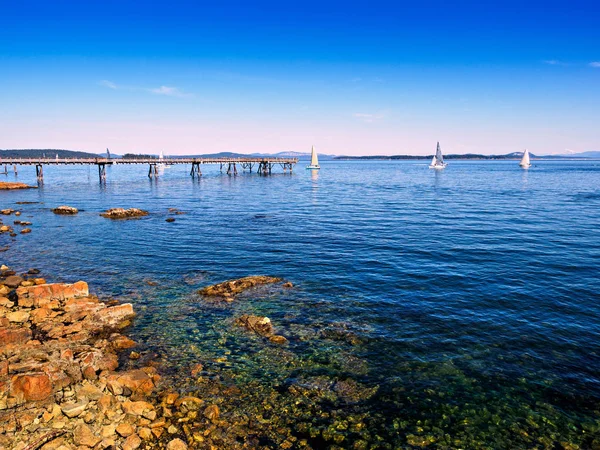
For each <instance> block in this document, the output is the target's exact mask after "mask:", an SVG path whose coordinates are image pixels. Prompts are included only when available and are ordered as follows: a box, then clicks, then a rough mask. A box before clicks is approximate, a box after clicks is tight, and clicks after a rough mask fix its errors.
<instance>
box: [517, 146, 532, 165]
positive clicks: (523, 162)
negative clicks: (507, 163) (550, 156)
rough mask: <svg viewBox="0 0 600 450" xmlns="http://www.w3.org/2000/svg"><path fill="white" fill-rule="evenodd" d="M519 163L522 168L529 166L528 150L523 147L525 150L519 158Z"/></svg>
mask: <svg viewBox="0 0 600 450" xmlns="http://www.w3.org/2000/svg"><path fill="white" fill-rule="evenodd" d="M519 165H520V166H521V167H522V168H523V169H529V168H530V167H531V163H530V162H529V150H527V149H525V151H524V152H523V158H522V159H521V162H520V163H519Z"/></svg>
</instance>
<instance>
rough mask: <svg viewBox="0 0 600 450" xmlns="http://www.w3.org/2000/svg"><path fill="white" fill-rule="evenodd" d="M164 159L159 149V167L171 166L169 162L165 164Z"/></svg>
mask: <svg viewBox="0 0 600 450" xmlns="http://www.w3.org/2000/svg"><path fill="white" fill-rule="evenodd" d="M164 160H165V155H163V152H162V150H161V151H160V155H158V161H159V163H158V165H159V167H160V168H161V169H165V168H169V167H171V164H165V162H164Z"/></svg>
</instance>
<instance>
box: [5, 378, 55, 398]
mask: <svg viewBox="0 0 600 450" xmlns="http://www.w3.org/2000/svg"><path fill="white" fill-rule="evenodd" d="M11 382H12V383H11V384H12V386H11V395H12V396H13V397H15V398H17V399H22V400H25V401H40V400H45V399H47V398H48V397H50V395H51V394H52V384H51V383H50V378H48V376H47V375H45V374H43V373H38V374H31V375H16V376H14V377H12V379H11Z"/></svg>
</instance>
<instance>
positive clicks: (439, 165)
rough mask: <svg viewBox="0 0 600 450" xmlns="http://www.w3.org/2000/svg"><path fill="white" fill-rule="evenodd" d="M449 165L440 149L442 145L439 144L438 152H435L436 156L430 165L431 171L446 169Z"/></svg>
mask: <svg viewBox="0 0 600 450" xmlns="http://www.w3.org/2000/svg"><path fill="white" fill-rule="evenodd" d="M447 165H448V163H445V162H444V155H442V149H441V148H440V143H439V142H438V143H437V150H436V151H435V155H434V156H433V159H432V160H431V164H429V168H430V169H445V168H446V166H447Z"/></svg>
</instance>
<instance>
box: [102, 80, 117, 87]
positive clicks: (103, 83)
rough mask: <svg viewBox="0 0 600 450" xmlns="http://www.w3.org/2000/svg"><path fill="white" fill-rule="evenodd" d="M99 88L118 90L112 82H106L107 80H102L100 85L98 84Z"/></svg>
mask: <svg viewBox="0 0 600 450" xmlns="http://www.w3.org/2000/svg"><path fill="white" fill-rule="evenodd" d="M98 84H99V85H100V86H104V87H107V88H110V89H118V88H119V87H118V86H117V85H116V84H115V83H113V82H112V81H108V80H102V81H101V82H100V83H98Z"/></svg>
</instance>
